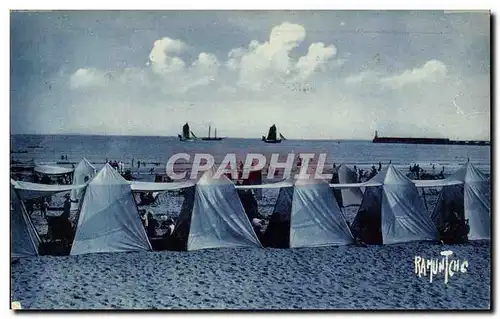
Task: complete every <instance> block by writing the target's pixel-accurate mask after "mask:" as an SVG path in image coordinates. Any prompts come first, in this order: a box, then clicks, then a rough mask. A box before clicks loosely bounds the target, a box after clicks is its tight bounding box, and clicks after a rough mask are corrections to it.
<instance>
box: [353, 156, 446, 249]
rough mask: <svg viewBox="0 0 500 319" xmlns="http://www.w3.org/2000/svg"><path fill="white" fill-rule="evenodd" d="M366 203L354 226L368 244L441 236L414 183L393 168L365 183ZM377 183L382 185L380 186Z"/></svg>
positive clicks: (356, 232)
mask: <svg viewBox="0 0 500 319" xmlns="http://www.w3.org/2000/svg"><path fill="white" fill-rule="evenodd" d="M364 184H365V185H370V184H372V185H375V186H368V187H366V189H365V193H364V196H363V202H362V203H361V206H360V208H359V210H358V214H357V215H356V218H355V220H354V222H353V225H352V230H353V233H354V234H355V235H356V236H358V237H359V238H361V239H362V240H363V241H364V242H366V243H383V244H393V243H402V242H410V241H426V240H429V241H433V240H438V239H439V234H438V231H437V229H436V227H435V226H434V224H433V223H432V221H431V219H430V216H429V214H428V213H427V211H426V209H425V207H424V202H423V200H422V198H421V197H420V195H419V193H418V190H417V188H416V187H415V184H414V183H413V182H412V181H411V180H409V179H408V178H407V177H406V176H405V175H404V174H403V173H401V172H400V171H398V170H397V169H395V168H394V167H393V166H392V165H389V166H388V167H386V168H384V169H382V170H381V171H380V172H379V173H378V174H377V175H375V176H374V177H373V178H372V179H371V180H370V181H368V182H367V183H364ZM377 184H379V185H381V186H377Z"/></svg>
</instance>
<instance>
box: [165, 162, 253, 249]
mask: <svg viewBox="0 0 500 319" xmlns="http://www.w3.org/2000/svg"><path fill="white" fill-rule="evenodd" d="M213 174H214V171H213V170H210V171H207V172H206V173H204V174H203V176H202V177H201V178H200V179H199V180H198V182H197V183H196V186H195V187H191V188H187V189H185V200H184V203H183V205H182V206H183V207H182V209H181V213H180V215H179V221H178V223H177V226H176V228H175V230H174V233H173V238H174V240H175V241H176V247H177V248H178V249H182V250H198V249H208V248H237V247H262V245H261V244H260V242H259V240H258V238H257V235H256V234H255V232H254V230H253V228H252V225H251V224H250V221H249V220H248V217H247V216H246V214H245V210H244V208H243V205H242V203H241V201H240V199H239V197H238V193H237V191H236V188H235V186H234V184H233V183H232V182H231V181H230V180H229V179H228V178H227V177H225V176H224V175H222V176H221V177H220V178H218V179H214V177H213Z"/></svg>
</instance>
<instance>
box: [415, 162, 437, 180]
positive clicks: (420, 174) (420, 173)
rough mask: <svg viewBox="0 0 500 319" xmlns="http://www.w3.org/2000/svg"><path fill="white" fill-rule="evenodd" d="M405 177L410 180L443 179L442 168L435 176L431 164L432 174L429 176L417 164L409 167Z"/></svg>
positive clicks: (433, 165) (434, 169)
mask: <svg viewBox="0 0 500 319" xmlns="http://www.w3.org/2000/svg"><path fill="white" fill-rule="evenodd" d="M407 176H408V177H409V178H411V179H436V178H437V179H444V166H443V167H442V168H441V172H440V173H439V174H436V165H435V164H432V173H431V174H429V173H427V172H426V171H425V170H424V169H423V168H421V167H420V165H418V164H414V165H410V167H409V168H408V174H407Z"/></svg>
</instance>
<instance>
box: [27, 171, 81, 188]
mask: <svg viewBox="0 0 500 319" xmlns="http://www.w3.org/2000/svg"><path fill="white" fill-rule="evenodd" d="M31 178H32V181H33V183H40V184H45V185H51V184H54V180H53V178H55V182H56V183H57V184H59V185H71V183H72V182H73V179H72V176H71V174H64V175H59V176H54V177H53V178H51V177H49V175H47V174H41V176H40V175H38V174H37V173H34V174H33V175H32V177H31Z"/></svg>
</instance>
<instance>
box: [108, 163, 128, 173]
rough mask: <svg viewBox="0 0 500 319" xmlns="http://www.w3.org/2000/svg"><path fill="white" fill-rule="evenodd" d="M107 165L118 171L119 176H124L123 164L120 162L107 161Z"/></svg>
mask: <svg viewBox="0 0 500 319" xmlns="http://www.w3.org/2000/svg"><path fill="white" fill-rule="evenodd" d="M108 164H109V165H110V166H111V167H113V168H114V169H116V170H117V171H118V173H120V174H125V163H123V162H122V161H119V162H117V161H111V160H110V161H108Z"/></svg>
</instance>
